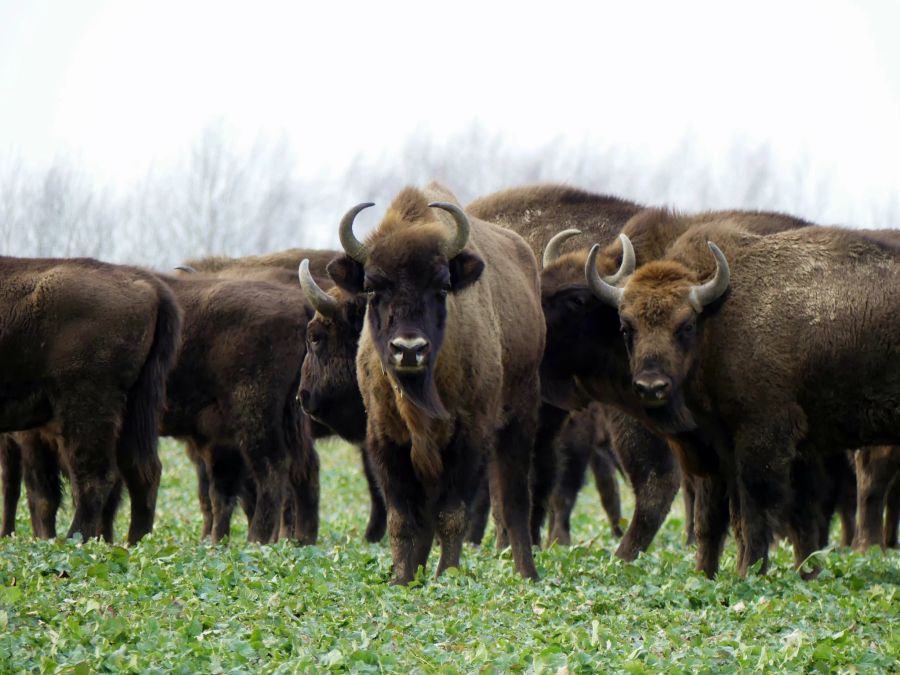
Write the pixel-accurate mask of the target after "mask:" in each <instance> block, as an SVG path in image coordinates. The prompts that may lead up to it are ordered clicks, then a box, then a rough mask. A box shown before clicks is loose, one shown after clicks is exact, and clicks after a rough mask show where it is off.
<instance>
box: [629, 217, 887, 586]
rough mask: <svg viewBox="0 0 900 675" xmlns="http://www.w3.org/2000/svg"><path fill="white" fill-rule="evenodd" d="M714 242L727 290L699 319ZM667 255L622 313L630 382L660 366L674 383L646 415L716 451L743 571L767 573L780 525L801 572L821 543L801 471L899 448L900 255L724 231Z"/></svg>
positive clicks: (882, 243) (835, 240)
mask: <svg viewBox="0 0 900 675" xmlns="http://www.w3.org/2000/svg"><path fill="white" fill-rule="evenodd" d="M707 239H710V240H713V241H715V242H716V243H717V244H719V246H720V247H721V248H722V250H723V251H724V252H725V254H726V256H727V257H728V259H729V261H730V263H731V269H732V274H731V287H730V290H729V292H728V293H727V295H726V296H725V297H724V299H722V300H720V301H719V302H716V303H714V304H713V305H710V306H709V307H707V308H706V309H705V310H704V311H703V312H702V314H700V315H699V316H696V317H695V318H692V315H695V314H696V313H695V312H694V310H693V309H692V308H691V305H690V303H689V302H688V299H687V295H688V289H689V287H690V284H691V283H692V281H696V280H698V279H704V278H705V277H707V276H709V275H710V274H711V272H712V268H713V264H712V262H711V256H710V254H709V252H708V249H707V248H706V246H705V241H706V240H707ZM667 258H668V259H667V260H665V261H660V262H651V263H648V264H647V265H646V266H645V267H644V268H642V269H640V270H638V272H636V273H635V275H634V276H633V277H632V279H631V280H629V282H628V284H627V285H626V286H625V292H624V298H623V301H622V303H621V304H620V306H619V314H620V316H621V317H622V319H623V322H628V324H629V325H631V326H632V331H631V334H632V335H633V338H632V339H633V343H632V345H631V349H630V351H631V354H630V357H631V358H630V364H631V370H632V372H634V373H635V376H637V375H638V374H639V373H640V372H643V370H644V369H646V368H650V367H652V368H653V369H654V372H659V373H661V374H663V376H665V377H668V378H670V380H671V383H672V392H673V394H672V396H670V397H669V400H668V402H667V404H666V405H665V406H662V407H660V408H655V409H647V411H646V412H647V415H648V417H650V419H651V420H652V423H653V424H654V425H655V426H656V428H657V429H658V430H659V431H661V432H663V433H665V434H667V435H668V436H670V437H672V438H674V439H675V440H676V441H677V442H678V443H679V444H680V445H682V446H683V447H690V446H696V444H697V438H698V437H705V442H704V443H702V445H705V446H706V447H708V448H712V449H713V451H714V455H715V457H714V461H715V463H716V465H717V467H718V469H717V470H718V472H719V473H720V474H721V475H722V476H723V477H724V478H725V479H726V480H727V481H728V484H729V494H730V501H731V505H732V517H733V518H734V519H735V522H736V523H737V525H738V527H737V531H738V534H739V541H740V544H741V545H740V555H739V561H738V567H739V570H740V571H741V573H746V572H747V570H748V569H749V567H750V566H751V565H753V564H754V563H755V562H756V561H758V560H763V565H764V566H765V562H766V557H767V548H768V542H769V538H770V536H771V533H770V529H771V525H770V524H771V523H773V522H783V523H785V525H786V527H787V528H788V534H789V536H790V537H791V539H792V541H793V543H794V547H795V558H796V560H797V561H798V562H800V561H802V560H804V559H806V558H807V557H808V555H809V554H810V553H811V552H812V551H813V550H815V547H816V544H817V542H818V541H819V533H818V532H817V528H815V527H809V526H808V525H809V522H810V521H811V520H814V518H815V516H814V515H811V514H809V513H807V512H806V511H808V510H809V508H811V505H809V504H806V503H804V500H801V499H791V498H790V497H791V494H792V490H791V488H790V487H789V479H790V477H791V471H792V464H793V462H795V461H796V460H798V459H801V458H803V457H806V456H809V457H815V456H817V455H820V454H822V453H825V452H835V451H840V450H843V448H847V447H858V446H861V445H867V444H877V443H896V442H898V441H900V371H898V368H900V331H898V330H897V329H898V323H897V317H898V316H900V294H898V292H897V290H898V289H900V265H898V264H897V263H898V262H900V248H897V247H894V246H892V245H890V244H889V243H887V242H886V240H885V239H875V238H870V237H866V236H861V235H859V234H857V233H854V232H852V231H848V230H841V229H837V228H814V227H810V228H801V229H797V230H791V231H786V232H782V233H777V234H772V235H769V236H766V237H762V236H755V235H751V234H748V233H747V232H745V231H741V230H738V229H736V228H735V227H733V226H729V225H727V224H725V225H722V226H721V227H718V226H715V225H711V226H704V227H702V228H698V229H697V230H691V231H689V232H687V233H686V234H685V235H684V236H683V237H682V238H680V239H679V240H678V241H676V242H675V243H674V244H673V245H672V247H671V248H670V250H669V252H668V254H667ZM689 320H690V321H694V320H696V321H698V322H699V323H698V325H697V327H696V328H695V329H692V331H691V337H690V338H686V337H685V336H684V334H683V331H682V329H678V330H676V329H677V327H678V326H685V325H686V323H685V322H686V321H689ZM799 346H802V348H799ZM648 364H650V365H648ZM748 364H752V367H748ZM835 383H840V388H839V389H840V390H838V389H836V388H835ZM707 452H708V451H707ZM796 491H797V488H796V485H795V486H794V490H793V492H794V493H796ZM716 562H717V561H716Z"/></svg>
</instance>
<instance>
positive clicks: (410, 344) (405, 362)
mask: <svg viewBox="0 0 900 675" xmlns="http://www.w3.org/2000/svg"><path fill="white" fill-rule="evenodd" d="M389 350H390V354H391V360H392V361H393V363H394V367H395V368H396V369H397V370H398V371H404V372H417V371H419V370H422V369H424V368H425V366H426V365H427V362H426V359H427V358H428V354H429V352H430V351H431V344H430V343H429V342H428V340H426V339H425V338H423V337H421V336H413V337H404V336H399V337H395V338H394V339H393V340H391V341H390V344H389Z"/></svg>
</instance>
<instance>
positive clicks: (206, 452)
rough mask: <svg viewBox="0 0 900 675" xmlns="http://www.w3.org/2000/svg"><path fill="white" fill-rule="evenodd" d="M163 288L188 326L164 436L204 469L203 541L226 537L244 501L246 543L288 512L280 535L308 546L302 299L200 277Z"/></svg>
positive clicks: (311, 534)
mask: <svg viewBox="0 0 900 675" xmlns="http://www.w3.org/2000/svg"><path fill="white" fill-rule="evenodd" d="M166 282H167V283H168V285H169V286H170V287H171V288H172V290H173V291H174V293H175V296H176V297H177V298H178V300H179V302H180V303H181V305H182V307H183V308H184V317H185V319H184V331H183V332H184V338H183V345H182V350H181V355H180V357H179V359H178V363H177V365H176V367H175V368H174V369H173V371H172V373H171V375H170V377H169V397H168V406H167V410H166V413H165V415H164V417H163V421H162V429H161V432H162V433H163V434H165V435H167V436H175V437H177V438H182V439H185V440H188V441H189V450H190V452H191V454H193V455H194V457H195V458H197V459H199V460H200V464H202V467H203V471H201V472H199V478H200V480H199V483H200V493H201V506H202V507H203V510H204V511H205V517H204V521H205V522H204V533H209V534H211V535H212V539H213V541H219V540H220V539H221V538H222V537H224V536H225V535H227V534H228V532H229V527H230V522H231V514H232V511H233V508H234V504H235V500H236V498H237V497H238V496H240V495H243V500H244V502H245V503H246V504H248V505H251V506H250V512H249V513H248V517H250V516H252V517H250V530H249V533H248V537H249V539H250V540H251V541H257V542H261V543H266V542H270V541H273V540H274V539H276V538H277V537H278V535H279V522H280V520H281V517H282V514H286V515H287V518H285V521H286V522H283V523H281V531H282V532H283V533H284V534H285V535H286V536H291V537H294V538H295V539H297V540H298V541H299V542H301V543H314V542H315V540H316V536H317V532H318V498H319V489H318V483H319V481H318V458H317V457H316V454H315V450H314V448H313V447H312V441H311V437H310V436H311V435H310V430H309V422H308V420H306V419H305V416H304V415H302V413H301V411H300V409H299V406H298V405H297V403H296V401H295V392H296V389H297V386H298V384H299V381H300V364H301V363H302V360H303V355H304V349H305V347H304V345H305V337H306V323H307V321H308V315H307V309H306V306H305V304H304V303H303V300H302V297H301V296H300V294H299V293H298V292H297V291H295V290H294V289H293V288H287V287H285V286H284V285H283V284H280V283H272V282H269V281H262V280H254V279H245V278H241V279H231V278H219V277H217V276H216V275H207V274H203V273H196V274H188V275H185V276H184V277H166ZM198 466H199V464H198ZM204 474H205V475H204ZM248 477H249V478H251V479H252V485H251V486H248V485H245V483H246V479H247V478H248ZM204 480H206V481H208V487H207V492H206V494H207V495H208V501H206V500H204V499H203V492H204V490H203V482H204ZM207 514H208V516H207Z"/></svg>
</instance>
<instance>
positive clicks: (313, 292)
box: [298, 258, 338, 317]
mask: <svg viewBox="0 0 900 675" xmlns="http://www.w3.org/2000/svg"><path fill="white" fill-rule="evenodd" d="M298 275H299V277H300V288H302V289H303V295H305V296H306V299H307V300H308V301H309V304H310V305H312V308H313V309H314V310H316V311H317V312H318V313H319V314H321V315H322V316H329V317H330V316H334V315H335V314H337V311H338V303H337V300H335V299H334V298H332V297H331V296H330V295H328V293H326V292H325V291H323V290H322V289H321V288H320V287H319V284H317V283H316V280H315V279H313V276H312V274H310V272H309V260H308V259H307V258H304V259H303V260H302V261H300V269H299V270H298Z"/></svg>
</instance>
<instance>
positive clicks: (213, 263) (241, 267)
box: [184, 248, 341, 286]
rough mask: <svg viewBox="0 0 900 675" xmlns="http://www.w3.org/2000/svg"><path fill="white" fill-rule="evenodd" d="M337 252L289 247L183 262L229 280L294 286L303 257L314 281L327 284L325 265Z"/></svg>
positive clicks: (338, 252) (198, 270)
mask: <svg viewBox="0 0 900 675" xmlns="http://www.w3.org/2000/svg"><path fill="white" fill-rule="evenodd" d="M340 254H341V252H340V251H329V250H324V249H310V248H290V249H287V250H286V251H279V252H277V253H269V254H267V255H248V256H244V257H242V258H229V257H227V256H209V257H206V258H194V259H191V260H186V261H185V263H184V264H185V265H186V266H188V267H192V268H193V269H194V270H196V271H197V272H207V273H210V274H217V275H219V276H224V277H228V278H230V279H238V278H243V279H257V280H261V281H273V282H279V283H284V284H288V285H290V286H296V285H297V267H299V265H300V261H301V260H303V259H304V258H306V259H308V260H309V270H310V272H311V273H312V275H313V276H314V277H315V278H316V280H317V281H319V280H321V282H322V284H329V283H330V281H329V279H328V275H327V274H326V273H325V266H326V265H328V263H329V262H330V261H331V260H333V259H334V258H336V257H337V256H339V255H340Z"/></svg>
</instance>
